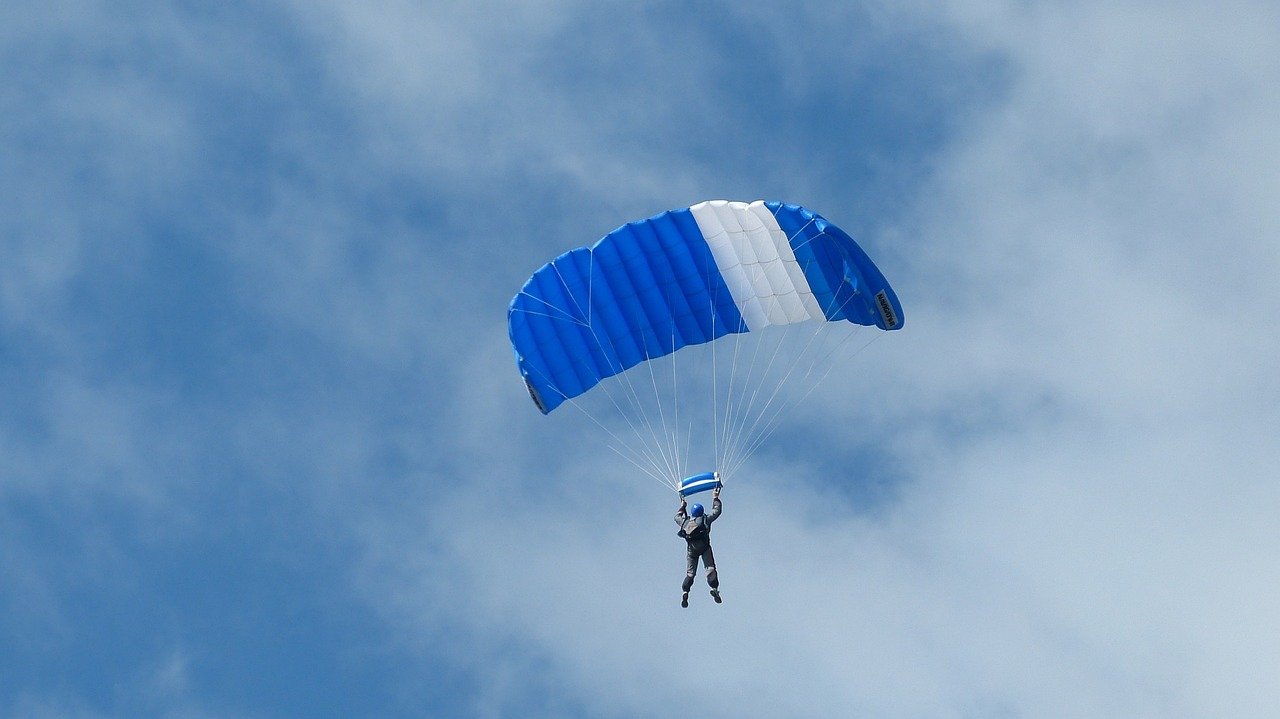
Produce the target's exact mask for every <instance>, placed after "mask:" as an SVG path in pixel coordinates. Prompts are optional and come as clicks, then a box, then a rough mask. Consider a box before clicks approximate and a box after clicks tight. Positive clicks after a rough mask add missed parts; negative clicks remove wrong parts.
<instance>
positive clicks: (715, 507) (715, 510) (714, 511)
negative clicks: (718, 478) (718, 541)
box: [707, 489, 720, 524]
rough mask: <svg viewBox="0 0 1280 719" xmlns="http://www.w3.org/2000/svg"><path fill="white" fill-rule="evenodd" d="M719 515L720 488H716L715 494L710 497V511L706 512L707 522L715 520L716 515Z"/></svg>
mask: <svg viewBox="0 0 1280 719" xmlns="http://www.w3.org/2000/svg"><path fill="white" fill-rule="evenodd" d="M719 516H720V490H718V489H717V490H716V493H715V495H714V496H713V497H712V498H711V511H710V512H707V524H711V523H712V522H714V521H716V517H719Z"/></svg>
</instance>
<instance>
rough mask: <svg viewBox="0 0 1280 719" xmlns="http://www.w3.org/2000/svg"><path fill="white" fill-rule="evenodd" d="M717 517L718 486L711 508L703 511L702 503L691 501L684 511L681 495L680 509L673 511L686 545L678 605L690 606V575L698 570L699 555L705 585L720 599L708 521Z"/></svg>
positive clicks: (712, 594) (691, 582) (691, 580)
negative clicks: (682, 585)
mask: <svg viewBox="0 0 1280 719" xmlns="http://www.w3.org/2000/svg"><path fill="white" fill-rule="evenodd" d="M719 516H720V488H719V487H716V490H715V492H713V493H712V495H711V511H710V512H709V513H707V512H704V511H703V509H702V505H701V504H694V505H693V506H692V507H690V508H689V511H688V512H687V513H686V511H685V498H684V497H681V498H680V509H679V510H677V511H676V524H678V525H680V531H679V532H678V534H679V535H680V536H681V537H684V540H685V542H686V543H687V544H688V554H687V555H686V567H685V574H684V594H683V595H682V596H681V597H680V606H682V607H687V606H689V588H690V587H692V586H693V576H694V574H696V573H697V571H698V558H699V557H701V558H702V564H703V566H705V567H706V568H707V584H708V585H709V586H710V587H711V598H712V599H714V600H716V604H719V603H720V602H721V599H720V579H719V577H717V576H716V558H715V555H714V554H712V553H711V523H712V522H714V521H716V517H719Z"/></svg>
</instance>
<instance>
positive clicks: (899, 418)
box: [370, 4, 1280, 716]
mask: <svg viewBox="0 0 1280 719" xmlns="http://www.w3.org/2000/svg"><path fill="white" fill-rule="evenodd" d="M965 7H967V6H965ZM954 14H955V16H957V17H955V18H952V19H954V20H955V21H956V22H957V25H956V27H957V29H958V30H959V31H961V32H963V33H964V34H965V37H966V38H967V39H968V40H969V41H970V42H973V43H975V44H976V45H977V46H979V47H984V48H987V49H989V50H990V51H991V52H995V53H999V54H1000V55H1002V56H1004V57H1005V59H1006V61H1007V62H1008V63H1009V65H1010V67H1011V68H1012V69H1011V77H1012V80H1011V84H1010V87H1009V88H1008V91H1007V95H1006V96H1005V98H1004V100H1003V102H1001V103H999V104H998V105H997V106H996V107H994V108H992V109H991V110H990V111H989V112H984V113H979V114H975V115H974V116H973V117H971V118H969V120H968V125H967V127H966V128H965V130H964V131H963V132H962V133H961V134H960V136H959V137H958V138H957V139H956V140H955V142H954V143H953V144H952V145H951V146H950V147H949V148H948V149H947V150H946V152H945V153H944V154H943V156H942V157H941V158H940V160H939V162H938V168H937V172H936V174H935V176H934V179H933V180H932V181H931V182H930V183H929V184H928V185H927V186H926V187H923V188H921V189H920V192H919V201H918V203H917V208H916V211H915V212H914V213H912V215H911V216H909V217H906V218H903V219H902V220H900V221H899V222H898V223H897V226H896V227H894V228H892V231H891V232H890V233H889V234H887V235H886V237H885V238H884V239H883V240H882V244H883V243H884V242H888V241H890V240H892V241H894V242H899V243H902V244H903V245H905V247H906V249H903V250H900V251H897V252H895V253H891V256H892V258H893V259H894V260H895V261H896V262H898V263H900V264H897V265H888V263H884V262H883V260H882V263H884V264H886V265H888V266H886V270H887V271H888V272H889V274H890V276H891V277H892V278H894V279H897V280H898V283H897V284H898V286H899V292H900V294H901V295H902V297H903V300H904V305H905V306H906V307H907V313H908V323H907V330H905V331H904V332H903V333H902V334H901V336H895V337H892V338H889V339H886V340H885V341H883V342H879V343H877V345H875V347H874V352H873V354H875V355H876V356H875V357H863V358H860V364H861V365H862V366H863V367H864V368H869V369H866V372H869V373H872V374H874V375H876V376H884V375H890V376H892V377H893V378H894V379H895V380H896V382H895V383H894V384H892V385H888V384H885V383H871V384H869V385H868V384H865V383H861V382H860V381H859V382H847V383H845V384H842V383H841V382H839V381H832V382H831V392H830V393H829V395H828V397H827V398H826V400H822V399H819V400H818V402H817V404H819V405H820V406H821V407H822V416H823V417H824V418H835V424H834V425H833V426H834V428H831V427H827V428H826V429H825V431H826V432H827V434H828V435H829V436H830V437H831V438H832V440H834V441H839V440H840V439H841V438H842V436H843V435H842V433H841V431H840V430H839V429H838V428H839V427H848V426H852V425H854V424H856V423H858V422H859V420H860V419H862V418H864V417H865V416H866V415H867V414H868V413H869V412H871V411H872V410H866V409H864V408H865V407H868V406H871V407H877V408H878V407H883V408H885V409H884V410H875V411H877V412H882V413H883V415H884V419H885V421H886V425H885V426H886V431H889V429H890V428H891V430H892V431H893V432H895V433H896V438H895V439H892V440H891V441H892V442H893V444H890V445H888V446H890V447H891V448H892V451H894V452H895V453H896V454H897V455H898V456H897V457H896V459H897V461H899V462H900V463H901V466H902V467H904V468H905V471H906V473H907V474H908V476H909V480H908V481H907V484H906V485H905V486H904V488H903V490H902V496H901V497H900V499H899V500H898V502H897V504H896V505H895V506H893V507H892V508H891V510H889V511H888V512H887V513H886V514H885V515H884V516H876V517H864V516H858V515H853V514H850V515H842V514H839V513H837V514H835V515H833V516H820V518H818V519H817V520H816V522H802V521H801V520H802V518H803V517H804V516H805V515H807V514H811V513H812V512H813V511H814V510H815V508H819V507H823V506H825V505H824V504H823V500H822V499H820V498H819V497H817V496H815V495H814V494H813V493H812V492H813V490H812V489H811V488H810V489H806V488H804V487H801V488H786V487H784V486H781V485H779V484H778V483H777V478H781V477H787V476H789V475H792V474H795V473H796V471H797V470H796V468H795V467H793V466H767V467H765V466H760V465H757V466H758V469H757V470H756V471H757V476H758V477H759V478H760V479H759V481H758V482H756V483H752V484H749V485H747V486H742V487H740V488H735V489H734V490H733V491H732V492H730V493H729V494H727V495H726V499H727V500H728V509H727V511H726V515H725V518H724V520H723V524H722V525H721V529H720V530H719V531H718V533H717V535H718V536H717V542H718V545H717V547H718V549H719V550H720V553H721V554H720V556H721V563H722V565H723V575H724V581H725V584H726V594H727V597H728V601H727V602H726V604H725V605H723V606H721V607H715V606H710V605H709V604H708V603H707V602H705V601H702V602H699V603H697V604H695V606H694V607H693V608H691V609H690V610H688V611H686V612H681V611H680V610H679V608H678V607H677V606H676V604H675V599H676V596H677V595H676V591H675V588H676V586H677V583H678V580H679V572H680V559H681V558H680V556H679V554H680V551H681V548H680V547H679V546H678V542H676V540H675V539H674V537H671V536H668V535H667V534H666V532H667V531H668V530H670V529H671V527H669V526H667V525H666V524H665V523H666V522H667V519H666V517H665V515H666V514H667V507H666V506H665V505H664V504H663V503H664V502H666V500H667V498H665V497H658V493H653V492H652V491H651V489H650V487H649V486H648V485H647V484H645V483H644V482H643V481H628V479H627V477H626V476H625V475H627V474H629V473H628V472H625V471H621V472H620V471H618V470H617V469H616V468H614V467H613V466H612V464H611V462H610V461H608V460H607V459H600V460H597V459H590V460H588V459H586V455H587V454H588V452H589V450H586V449H577V450H576V451H575V450H574V449H572V448H570V447H567V446H566V452H568V453H569V454H568V456H567V458H565V459H562V460H561V461H558V462H556V463H554V464H553V465H552V466H550V467H547V468H543V467H540V466H529V467H528V469H527V470H526V472H527V473H528V474H530V475H536V474H538V473H539V472H553V473H565V472H568V473H570V474H571V475H572V476H570V477H557V478H555V479H553V480H549V481H551V482H553V483H554V485H555V486H560V485H561V484H563V485H564V486H566V487H573V486H575V484H577V483H578V482H583V483H585V482H586V481H587V479H588V478H594V477H595V476H597V475H599V482H600V483H601V484H604V483H606V482H608V481H616V482H617V484H616V485H612V486H616V487H617V488H618V489H617V490H616V492H612V493H611V492H608V491H605V490H601V489H596V488H594V486H593V488H592V489H590V490H588V491H587V492H586V493H584V494H583V495H579V494H574V493H573V492H572V490H569V495H568V497H567V498H563V499H561V500H559V502H558V503H556V504H549V503H548V500H547V498H546V497H542V498H540V499H538V498H535V500H531V503H530V504H527V505H522V504H521V503H520V502H518V501H515V500H508V499H505V498H502V497H498V498H495V497H493V496H492V495H491V494H490V490H489V489H488V488H489V487H492V486H495V485H492V484H489V483H488V481H487V480H488V479H489V475H488V474H482V475H476V476H474V477H469V476H463V477H460V478H459V485H460V487H462V488H461V489H459V491H458V494H457V497H456V499H455V502H454V503H451V504H448V505H447V506H443V507H436V508H434V510H433V511H432V513H431V515H430V516H431V519H430V521H429V522H428V526H427V529H425V531H422V532H421V533H417V536H416V539H415V538H414V535H415V532H414V531H412V530H405V531H406V535H403V536H400V537H399V539H400V540H401V541H403V542H404V543H405V544H404V547H405V549H404V551H403V552H401V551H391V552H390V553H389V554H386V553H385V552H386V550H385V546H386V545H385V544H383V545H380V546H381V548H378V549H373V550H371V551H372V552H373V554H374V555H375V557H376V560H375V564H376V566H378V567H381V568H383V569H384V570H385V569H387V568H388V567H395V566H400V567H405V569H404V572H403V574H402V575H399V576H397V578H396V580H395V586H397V587H398V590H397V592H396V595H397V597H398V600H397V602H396V603H395V606H394V608H391V609H389V612H390V616H392V617H396V618H398V621H404V622H406V625H407V626H416V627H418V628H419V629H420V630H421V631H424V632H428V633H430V632H431V631H433V630H432V628H433V627H439V626H440V625H441V624H442V623H444V624H448V625H460V626H464V627H466V628H467V630H468V631H470V632H474V633H475V634H477V635H479V636H481V637H483V638H485V639H486V640H487V642H486V643H484V644H482V646H483V647H484V649H483V650H480V651H477V652H475V653H474V654H473V655H472V656H471V658H470V659H469V660H467V661H469V662H470V663H471V664H472V665H473V666H475V667H477V668H478V670H479V671H480V672H481V673H482V674H483V671H484V667H485V666H486V665H487V664H489V663H490V662H497V663H499V664H501V661H502V656H503V648H502V647H503V646H504V643H505V642H507V641H510V642H511V646H513V647H516V648H517V650H518V651H521V652H523V651H525V650H526V649H527V648H528V647H529V646H530V645H531V646H532V647H533V648H534V650H535V651H536V652H538V653H540V656H544V657H545V660H546V662H547V663H548V665H549V666H550V667H552V668H553V671H552V672H551V675H550V677H549V678H547V677H543V678H542V680H543V681H546V682H547V683H548V684H549V685H550V686H552V687H554V688H555V689H557V690H560V691H566V692H569V693H570V694H571V695H573V696H577V697H578V698H579V699H580V700H581V701H582V702H583V704H584V705H585V706H586V707H587V708H588V711H590V712H591V713H597V714H602V715H603V714H610V713H615V714H617V715H623V716H626V715H642V716H645V715H659V714H665V713H668V712H669V711H670V710H671V708H672V707H681V708H683V709H686V710H689V711H693V712H696V713H698V714H700V715H706V716H743V715H751V716H781V715H788V716H807V715H812V716H842V715H850V714H853V715H868V716H1019V715H1031V716H1210V715H1216V714H1221V713H1225V714H1230V715H1233V716H1265V715H1266V712H1267V710H1268V708H1269V707H1272V706H1274V705H1275V703H1276V700H1277V697H1276V695H1275V690H1274V688H1272V687H1271V686H1270V685H1268V683H1267V682H1266V680H1265V679H1264V677H1265V676H1267V675H1269V674H1271V673H1274V670H1275V668H1276V662H1277V659H1278V658H1280V657H1278V656H1277V652H1276V651H1275V650H1274V647H1276V646H1280V643H1278V642H1277V639H1278V638H1280V637H1277V636H1276V633H1275V631H1274V627H1272V624H1273V623H1272V622H1270V621H1269V620H1268V618H1267V615H1268V612H1267V609H1268V601H1267V600H1268V597H1269V596H1270V595H1271V594H1272V593H1274V591H1275V589H1276V587H1277V586H1278V584H1280V566H1278V565H1277V562H1276V561H1275V559H1274V557H1272V556H1271V552H1270V551H1269V548H1270V547H1272V546H1274V544H1275V540H1276V538H1277V534H1278V533H1280V530H1278V529H1277V524H1276V522H1275V521H1274V518H1273V514H1274V512H1273V511H1272V509H1273V508H1274V507H1275V506H1277V500H1280V491H1278V490H1277V489H1276V488H1275V487H1274V482H1273V475H1274V472H1273V471H1272V469H1271V468H1272V467H1274V466H1275V465H1276V460H1277V459H1280V449H1278V448H1277V447H1276V445H1275V443H1274V441H1273V440H1272V439H1271V438H1270V436H1269V432H1268V429H1267V428H1269V427H1274V426H1276V421H1277V419H1278V418H1277V416H1276V415H1277V403H1276V399H1277V383H1276V380H1275V379H1273V377H1272V376H1271V370H1270V365H1271V364H1273V358H1274V357H1275V356H1276V355H1277V352H1276V350H1277V346H1276V340H1275V339H1274V336H1273V335H1274V331H1273V330H1274V328H1273V327H1271V325H1272V324H1273V321H1272V318H1274V317H1275V316H1276V313H1275V311H1274V310H1275V308H1276V305H1277V300H1280V287H1277V285H1276V284H1275V282H1274V277H1276V276H1278V275H1280V273H1278V272H1277V270H1280V267H1277V255H1276V252H1275V242H1274V237H1275V236H1276V234H1277V232H1276V230H1277V229H1280V216H1278V215H1277V210H1276V209H1275V204H1274V203H1268V202H1266V201H1264V198H1265V197H1267V196H1268V194H1269V193H1270V194H1274V192H1273V190H1274V188H1275V187H1276V184H1275V170H1274V168H1275V167H1277V166H1280V163H1277V160H1280V157H1277V155H1276V150H1277V144H1276V140H1275V139H1274V137H1272V135H1273V134H1274V133H1271V132H1270V131H1269V130H1268V129H1267V125H1268V122H1267V121H1266V120H1265V118H1274V117H1276V116H1278V115H1280V112H1278V111H1280V103H1277V98H1276V95H1275V91H1274V89H1273V88H1272V87H1271V80H1270V74H1269V71H1268V68H1274V67H1275V66H1276V59H1277V53H1280V44H1278V43H1277V41H1276V38H1275V36H1274V33H1270V32H1267V31H1265V30H1263V29H1262V28H1268V27H1274V26H1275V24H1274V22H1271V21H1273V20H1274V17H1272V16H1273V15H1274V12H1273V10H1272V9H1270V8H1267V7H1262V6H1239V7H1232V8H1228V9H1227V10H1226V11H1224V12H1221V13H1208V12H1206V11H1202V10H1201V9H1199V8H1196V7H1191V6H1174V7H1167V8H1166V7H1162V8H1161V9H1159V10H1156V9H1153V8H1146V7H1142V6H1133V5H1124V6H1115V5H1112V4H1106V5H1104V4H1094V5H1079V4H1077V5H1073V6H1071V8H1054V7H1050V6H1042V5H1041V6H1028V7H1025V8H1024V7H1022V6H1017V7H1014V6H1007V5H1004V4H990V5H988V6H986V7H985V8H983V9H980V10H979V11H977V12H971V11H969V10H966V9H965V8H964V7H962V8H957V9H956V10H955V13H954ZM1268 23H1270V24H1268ZM478 381H480V380H478ZM484 386H486V387H488V386H492V387H493V389H492V391H493V392H495V393H496V392H507V391H512V390H510V388H509V383H503V384H499V383H497V382H496V381H491V382H490V383H489V384H487V385H484ZM850 399H856V400H859V401H856V402H854V401H849V400H850ZM517 409H518V407H517ZM485 411H487V412H489V413H491V414H492V417H491V422H492V424H491V425H489V426H493V427H502V428H507V427H511V426H512V425H513V424H515V425H516V426H518V422H513V421H512V420H510V419H499V416H498V414H497V410H496V408H491V409H487V410H485ZM529 414H530V417H531V418H530V419H529V422H530V423H532V422H535V421H538V419H537V418H536V417H532V414H531V413H529ZM485 424H486V422H484V421H483V420H481V421H475V422H471V423H468V425H466V426H467V427H468V428H470V431H475V432H481V431H483V430H482V429H479V427H483V426H485ZM535 432H537V434H536V439H535V438H533V437H527V438H526V436H525V435H524V433H521V435H519V436H520V443H519V444H516V445H515V446H512V447H511V450H512V451H511V452H509V453H508V454H506V455H504V456H506V457H507V458H506V459H505V460H502V461H499V459H498V458H496V457H489V458H487V459H486V460H485V462H484V466H486V467H488V466H495V465H502V464H503V463H505V465H506V466H512V465H516V466H518V463H519V462H520V459H519V458H520V457H521V456H522V455H523V456H525V457H530V458H532V457H544V456H545V455H544V454H542V453H539V452H535V450H534V449H533V447H532V446H531V445H532V444H533V443H535V442H545V441H556V440H555V439H554V435H553V433H552V431H546V432H545V433H544V432H543V431H542V430H541V428H539V430H535ZM493 436H497V435H496V434H495V435H493ZM886 441H889V440H888V438H886ZM532 461H533V460H532V459H530V460H529V462H532ZM763 461H764V460H761V462H762V463H763ZM766 477H767V478H768V479H765V478H766ZM496 486H498V487H503V486H505V485H504V484H502V483H500V482H499V483H498V484H497V485H496ZM548 493H549V494H550V493H552V490H548ZM555 496H556V497H562V495H561V494H560V490H556V491H555ZM597 513H598V514H597ZM490 517H492V518H493V520H492V521H491V520H490V519H489V518H490ZM498 518H500V519H498ZM382 531H386V528H385V527H384V528H383V530H382ZM397 546H400V545H397ZM370 581H371V582H372V586H373V587H374V589H373V590H372V591H375V592H376V591H379V589H378V588H379V587H382V586H383V585H382V584H381V583H380V582H378V581H376V580H370ZM703 599H705V598H703ZM504 687H505V685H504V684H502V683H500V682H497V680H495V683H494V684H493V685H492V686H491V687H490V688H491V689H492V690H493V691H494V692H495V693H501V692H502V691H506V689H505V688H504Z"/></svg>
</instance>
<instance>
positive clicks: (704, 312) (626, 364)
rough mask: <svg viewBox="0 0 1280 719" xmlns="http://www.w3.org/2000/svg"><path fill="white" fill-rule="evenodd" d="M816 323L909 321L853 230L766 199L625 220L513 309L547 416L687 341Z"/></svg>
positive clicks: (531, 382)
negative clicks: (593, 389)
mask: <svg viewBox="0 0 1280 719" xmlns="http://www.w3.org/2000/svg"><path fill="white" fill-rule="evenodd" d="M810 320H818V321H838V320H845V321H848V322H853V323H856V324H860V325H867V326H876V327H879V328H880V329H882V330H896V329H900V328H901V327H902V325H903V321H904V317H903V313H902V306H901V305H900V304H899V302H898V297H897V295H896V294H894V292H893V288H891V287H890V286H889V283H888V281H886V280H885V278H884V275H883V274H881V272H880V270H879V269H878V268H877V267H876V266H875V264H874V263H873V262H872V261H871V259H870V258H869V257H868V256H867V254H866V253H865V252H863V251H862V248H861V247H859V246H858V244H857V243H856V242H854V241H853V239H852V238H850V237H849V236H848V235H847V234H845V233H844V231H843V230H841V229H840V228H838V227H836V226H835V225H833V224H831V223H830V222H828V221H827V220H826V219H825V218H823V217H822V216H820V215H818V214H816V213H814V212H812V211H810V210H807V209H805V208H803V207H800V206H799V205H787V204H783V203H780V202H765V201H761V200H757V201H755V202H752V203H745V202H730V201H726V200H712V201H709V202H702V203H699V204H696V205H693V206H691V207H689V208H686V209H680V210H671V211H668V212H664V213H662V214H660V215H655V216H654V217H651V218H649V219H647V220H641V221H637V222H631V223H628V224H626V225H623V226H622V227H619V228H618V229H616V230H614V231H613V232H610V233H609V234H608V235H606V236H605V237H604V238H602V239H601V240H600V241H598V242H597V243H596V244H594V245H592V246H591V247H590V248H585V247H584V248H578V249H575V250H572V251H570V252H566V253H564V254H562V255H560V256H559V257H557V258H556V259H554V260H552V261H551V262H549V263H548V264H546V265H544V266H543V267H541V268H540V269H539V270H538V271H537V272H534V273H533V276H532V277H530V278H529V280H528V282H526V283H525V284H524V287H523V288H522V289H521V291H520V293H519V294H517V295H516V296H515V297H514V298H513V299H512V300H511V305H510V307H509V308H508V311H507V324H508V332H509V334H510V337H511V345H512V348H513V349H514V351H515V357H516V365H517V367H518V368H519V370H520V374H521V376H522V377H523V378H524V381H525V385H526V386H527V387H528V389H529V394H530V396H531V397H532V398H533V401H534V403H535V404H536V405H537V406H538V409H539V410H541V411H542V412H543V413H544V414H545V413H548V412H551V411H552V410H554V409H555V408H556V407H558V406H560V404H562V403H563V402H564V401H565V400H567V399H572V398H574V397H577V396H578V395H580V394H582V393H584V392H586V391H587V390H589V389H591V388H592V387H594V386H595V385H597V384H599V383H600V381H601V380H603V379H605V378H608V377H612V376H614V375H616V374H618V373H620V372H623V371H625V370H627V369H629V368H631V367H634V366H635V365H637V364H640V363H641V362H644V361H646V360H650V359H654V358H657V357H664V356H666V355H669V354H671V353H672V352H675V351H676V350H678V349H680V348H681V347H684V346H686V345H692V344H701V343H704V342H710V341H712V340H715V339H717V338H719V337H723V336H724V335H727V334H733V333H739V332H752V331H757V330H760V329H762V328H764V327H768V326H770V325H787V324H794V323H798V322H806V321H810Z"/></svg>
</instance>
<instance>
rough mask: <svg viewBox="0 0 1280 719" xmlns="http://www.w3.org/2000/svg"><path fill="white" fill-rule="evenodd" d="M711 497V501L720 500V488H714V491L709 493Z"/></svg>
mask: <svg viewBox="0 0 1280 719" xmlns="http://www.w3.org/2000/svg"><path fill="white" fill-rule="evenodd" d="M711 497H712V499H720V488H719V487H716V488H715V491H713V492H712V493H711Z"/></svg>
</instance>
